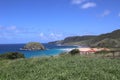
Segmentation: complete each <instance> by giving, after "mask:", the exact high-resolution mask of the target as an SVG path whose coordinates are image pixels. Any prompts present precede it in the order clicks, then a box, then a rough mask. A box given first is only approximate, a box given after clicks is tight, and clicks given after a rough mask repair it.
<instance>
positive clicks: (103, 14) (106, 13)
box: [101, 10, 110, 17]
mask: <svg viewBox="0 0 120 80" xmlns="http://www.w3.org/2000/svg"><path fill="white" fill-rule="evenodd" d="M109 14H110V10H105V11H104V12H103V13H102V15H101V16H102V17H105V16H107V15H109Z"/></svg>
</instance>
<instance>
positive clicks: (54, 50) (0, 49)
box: [0, 44, 77, 58]
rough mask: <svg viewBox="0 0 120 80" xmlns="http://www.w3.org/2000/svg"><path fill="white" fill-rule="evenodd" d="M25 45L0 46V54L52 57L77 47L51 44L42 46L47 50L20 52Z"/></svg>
mask: <svg viewBox="0 0 120 80" xmlns="http://www.w3.org/2000/svg"><path fill="white" fill-rule="evenodd" d="M24 45H25V44H1V45H0V54H4V53H6V52H21V53H23V54H24V55H25V57H26V58H31V57H39V56H54V55H58V54H60V53H62V52H66V51H69V50H71V49H73V48H76V47H77V46H57V45H52V44H43V45H44V46H45V47H46V48H47V49H46V50H42V51H25V50H20V48H22V47H23V46H24Z"/></svg>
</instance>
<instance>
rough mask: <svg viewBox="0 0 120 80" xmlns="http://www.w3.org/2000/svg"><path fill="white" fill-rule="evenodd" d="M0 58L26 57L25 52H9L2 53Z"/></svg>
mask: <svg viewBox="0 0 120 80" xmlns="http://www.w3.org/2000/svg"><path fill="white" fill-rule="evenodd" d="M0 58H2V59H18V58H25V56H24V54H22V53H19V52H8V53H5V54H1V55H0Z"/></svg>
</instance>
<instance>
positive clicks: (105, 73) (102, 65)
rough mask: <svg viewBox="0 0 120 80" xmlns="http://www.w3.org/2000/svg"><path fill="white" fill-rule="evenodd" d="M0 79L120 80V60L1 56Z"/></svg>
mask: <svg viewBox="0 0 120 80" xmlns="http://www.w3.org/2000/svg"><path fill="white" fill-rule="evenodd" d="M0 80H120V60H119V59H102V58H85V57H81V56H62V57H41V58H31V59H18V60H1V61H0Z"/></svg>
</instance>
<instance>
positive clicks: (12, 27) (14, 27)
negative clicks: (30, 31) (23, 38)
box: [6, 26, 17, 30]
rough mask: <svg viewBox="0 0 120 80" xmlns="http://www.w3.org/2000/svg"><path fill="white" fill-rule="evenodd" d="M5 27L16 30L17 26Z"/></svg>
mask: <svg viewBox="0 0 120 80" xmlns="http://www.w3.org/2000/svg"><path fill="white" fill-rule="evenodd" d="M6 29H7V30H17V27H16V26H10V27H7V28H6Z"/></svg>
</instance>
